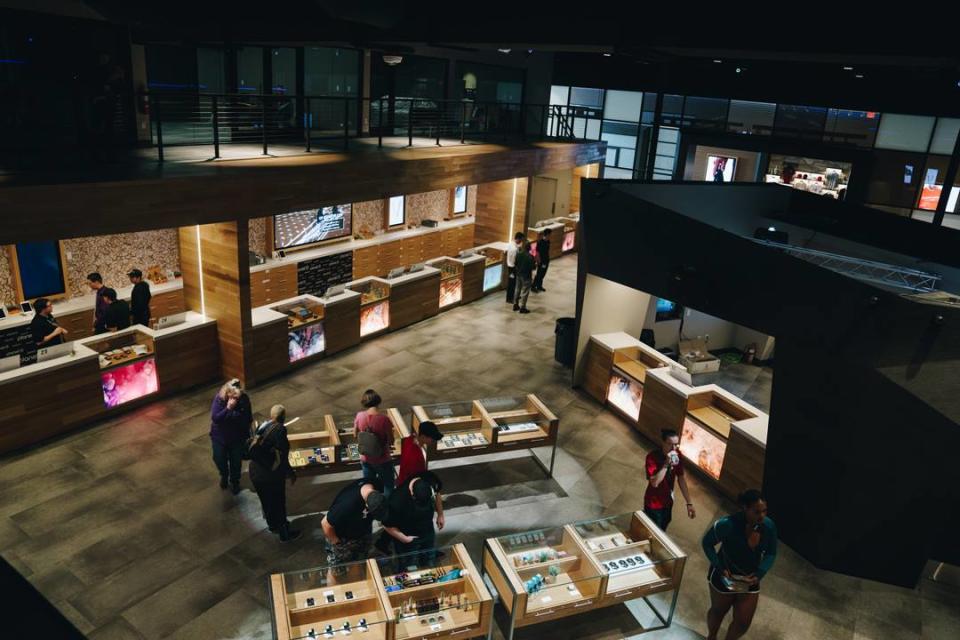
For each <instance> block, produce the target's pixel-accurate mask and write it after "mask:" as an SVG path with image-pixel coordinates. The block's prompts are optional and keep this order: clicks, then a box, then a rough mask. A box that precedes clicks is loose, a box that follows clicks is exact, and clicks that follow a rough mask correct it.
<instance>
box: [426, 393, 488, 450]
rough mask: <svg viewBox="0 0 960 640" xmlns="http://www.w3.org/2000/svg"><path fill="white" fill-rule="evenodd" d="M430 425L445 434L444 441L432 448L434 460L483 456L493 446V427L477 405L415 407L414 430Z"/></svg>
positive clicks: (460, 403)
mask: <svg viewBox="0 0 960 640" xmlns="http://www.w3.org/2000/svg"><path fill="white" fill-rule="evenodd" d="M427 420H429V421H431V422H433V423H434V424H436V425H437V427H438V428H439V429H440V431H441V432H442V433H443V439H442V440H441V441H440V442H438V443H436V445H431V450H430V451H428V452H427V455H428V456H431V457H434V456H436V457H445V456H455V455H465V454H467V453H468V452H482V451H484V450H487V449H488V448H489V447H490V446H491V445H492V444H493V427H494V425H493V424H492V423H491V422H490V421H489V420H488V419H485V417H484V412H483V409H482V408H481V406H480V403H479V402H477V401H463V402H447V403H442V404H429V405H422V406H415V407H413V427H414V430H416V429H417V428H418V427H419V425H420V423H421V422H425V421H427Z"/></svg>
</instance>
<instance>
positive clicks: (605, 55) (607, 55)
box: [603, 53, 612, 58]
mask: <svg viewBox="0 0 960 640" xmlns="http://www.w3.org/2000/svg"><path fill="white" fill-rule="evenodd" d="M611 55H612V54H609V53H605V54H603V57H604V58H609V57H610V56H611Z"/></svg>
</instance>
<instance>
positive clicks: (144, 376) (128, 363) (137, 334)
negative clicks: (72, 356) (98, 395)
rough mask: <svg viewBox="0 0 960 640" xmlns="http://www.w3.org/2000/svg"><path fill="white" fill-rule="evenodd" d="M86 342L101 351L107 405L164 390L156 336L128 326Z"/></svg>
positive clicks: (102, 379) (101, 366) (100, 361)
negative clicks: (160, 379)
mask: <svg viewBox="0 0 960 640" xmlns="http://www.w3.org/2000/svg"><path fill="white" fill-rule="evenodd" d="M83 344H84V345H85V346H86V347H89V348H90V349H93V350H94V351H96V352H97V353H98V354H99V356H98V360H99V363H100V384H101V387H102V389H103V404H104V406H106V407H107V408H111V407H116V406H119V405H121V404H125V403H127V402H130V401H132V400H136V399H138V398H142V397H144V396H148V395H150V394H153V393H156V392H157V391H159V390H160V385H159V380H158V378H157V363H156V358H155V353H156V350H155V348H154V341H153V337H152V336H150V335H147V334H146V333H145V332H143V331H139V330H137V329H127V330H124V331H120V332H118V333H114V334H103V335H102V336H100V337H98V338H96V339H87V340H85V341H84V343H83Z"/></svg>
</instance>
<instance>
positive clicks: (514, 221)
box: [474, 178, 530, 244]
mask: <svg viewBox="0 0 960 640" xmlns="http://www.w3.org/2000/svg"><path fill="white" fill-rule="evenodd" d="M529 183H530V180H528V179H527V178H510V179H508V180H498V181H496V182H482V183H480V184H478V185H477V217H476V225H475V227H474V242H475V243H476V244H486V243H488V242H505V241H509V240H510V238H511V237H513V234H514V233H516V232H517V231H523V232H524V233H526V221H527V199H528V197H527V196H528V193H527V190H528V186H529Z"/></svg>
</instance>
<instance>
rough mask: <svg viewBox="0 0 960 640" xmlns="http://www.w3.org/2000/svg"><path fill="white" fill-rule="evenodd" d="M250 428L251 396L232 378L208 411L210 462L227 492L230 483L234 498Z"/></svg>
mask: <svg viewBox="0 0 960 640" xmlns="http://www.w3.org/2000/svg"><path fill="white" fill-rule="evenodd" d="M252 426H253V408H252V407H251V405H250V397H249V396H248V395H247V394H246V393H244V392H243V386H241V384H240V380H238V379H237V378H233V379H232V380H229V381H227V383H226V384H224V385H223V386H222V387H220V390H219V391H218V392H217V395H215V396H214V397H213V406H212V407H211V408H210V444H211V446H212V447H213V463H214V464H215V465H217V471H219V472H220V488H221V489H226V488H227V482H228V481H229V483H230V488H231V490H232V491H233V495H237V494H238V493H240V471H241V465H242V464H243V454H244V449H245V448H246V446H247V440H248V439H249V438H250V428H251V427H252Z"/></svg>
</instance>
